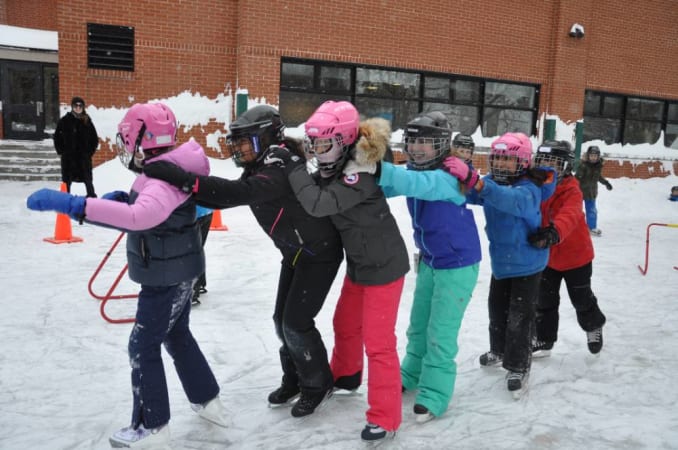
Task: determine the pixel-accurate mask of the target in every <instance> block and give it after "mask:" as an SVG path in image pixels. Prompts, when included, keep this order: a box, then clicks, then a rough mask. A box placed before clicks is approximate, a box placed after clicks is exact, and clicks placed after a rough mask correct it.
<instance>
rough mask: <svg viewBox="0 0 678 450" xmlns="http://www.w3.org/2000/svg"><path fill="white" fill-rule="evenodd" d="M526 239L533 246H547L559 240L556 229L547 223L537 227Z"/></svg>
mask: <svg viewBox="0 0 678 450" xmlns="http://www.w3.org/2000/svg"><path fill="white" fill-rule="evenodd" d="M527 240H528V241H529V242H530V244H532V245H533V246H534V247H537V248H549V247H550V246H552V245H555V244H557V243H558V242H560V235H558V230H556V229H555V227H554V226H553V225H549V226H548V227H544V228H540V229H538V230H537V232H536V233H534V234H531V235H530V236H529V237H528V238H527Z"/></svg>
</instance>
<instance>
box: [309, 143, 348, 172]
mask: <svg viewBox="0 0 678 450" xmlns="http://www.w3.org/2000/svg"><path fill="white" fill-rule="evenodd" d="M348 149H349V147H348V146H346V145H344V140H343V138H342V136H341V135H337V136H334V137H332V138H325V137H312V136H308V135H307V136H306V137H305V138H304V153H305V154H306V157H307V158H309V159H311V158H312V159H311V161H312V163H313V165H314V166H315V167H317V168H318V170H320V173H321V175H322V176H323V177H330V176H332V175H334V174H335V173H336V172H337V169H338V168H339V167H341V166H342V163H343V161H344V159H345V158H346V155H347V154H348Z"/></svg>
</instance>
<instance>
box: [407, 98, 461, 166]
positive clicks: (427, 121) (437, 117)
mask: <svg viewBox="0 0 678 450" xmlns="http://www.w3.org/2000/svg"><path fill="white" fill-rule="evenodd" d="M451 137H452V130H451V129H450V124H449V122H448V121H447V117H446V116H445V114H443V113H441V112H440V111H430V112H427V113H423V114H420V115H419V116H417V117H415V118H414V119H412V120H411V121H409V122H408V123H407V125H406V126H405V133H403V141H404V144H405V153H406V154H407V156H408V159H409V160H408V163H407V164H408V166H409V167H410V168H412V169H415V170H429V169H436V168H438V167H440V165H441V164H442V161H443V159H445V158H446V157H447V156H449V154H450V138H451Z"/></svg>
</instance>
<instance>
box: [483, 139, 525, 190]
mask: <svg viewBox="0 0 678 450" xmlns="http://www.w3.org/2000/svg"><path fill="white" fill-rule="evenodd" d="M489 158H490V161H489V162H490V173H491V174H492V178H493V179H494V181H496V182H497V183H499V184H511V183H513V182H514V181H515V180H516V179H518V178H519V177H520V176H522V175H523V174H525V171H526V170H527V168H528V167H529V166H530V159H527V158H526V157H525V156H521V155H519V153H518V152H515V151H512V150H511V149H510V148H508V147H507V145H506V144H504V143H498V144H496V145H493V146H492V149H491V150H490V155H489Z"/></svg>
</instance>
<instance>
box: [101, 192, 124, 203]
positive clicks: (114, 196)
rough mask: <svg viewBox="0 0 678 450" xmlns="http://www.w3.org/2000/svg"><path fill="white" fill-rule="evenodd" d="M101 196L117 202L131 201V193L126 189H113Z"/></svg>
mask: <svg viewBox="0 0 678 450" xmlns="http://www.w3.org/2000/svg"><path fill="white" fill-rule="evenodd" d="M101 198H103V199H105V200H113V201H116V202H122V203H129V194H128V193H127V192H125V191H113V192H108V193H106V194H104V195H103V196H102V197H101Z"/></svg>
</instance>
